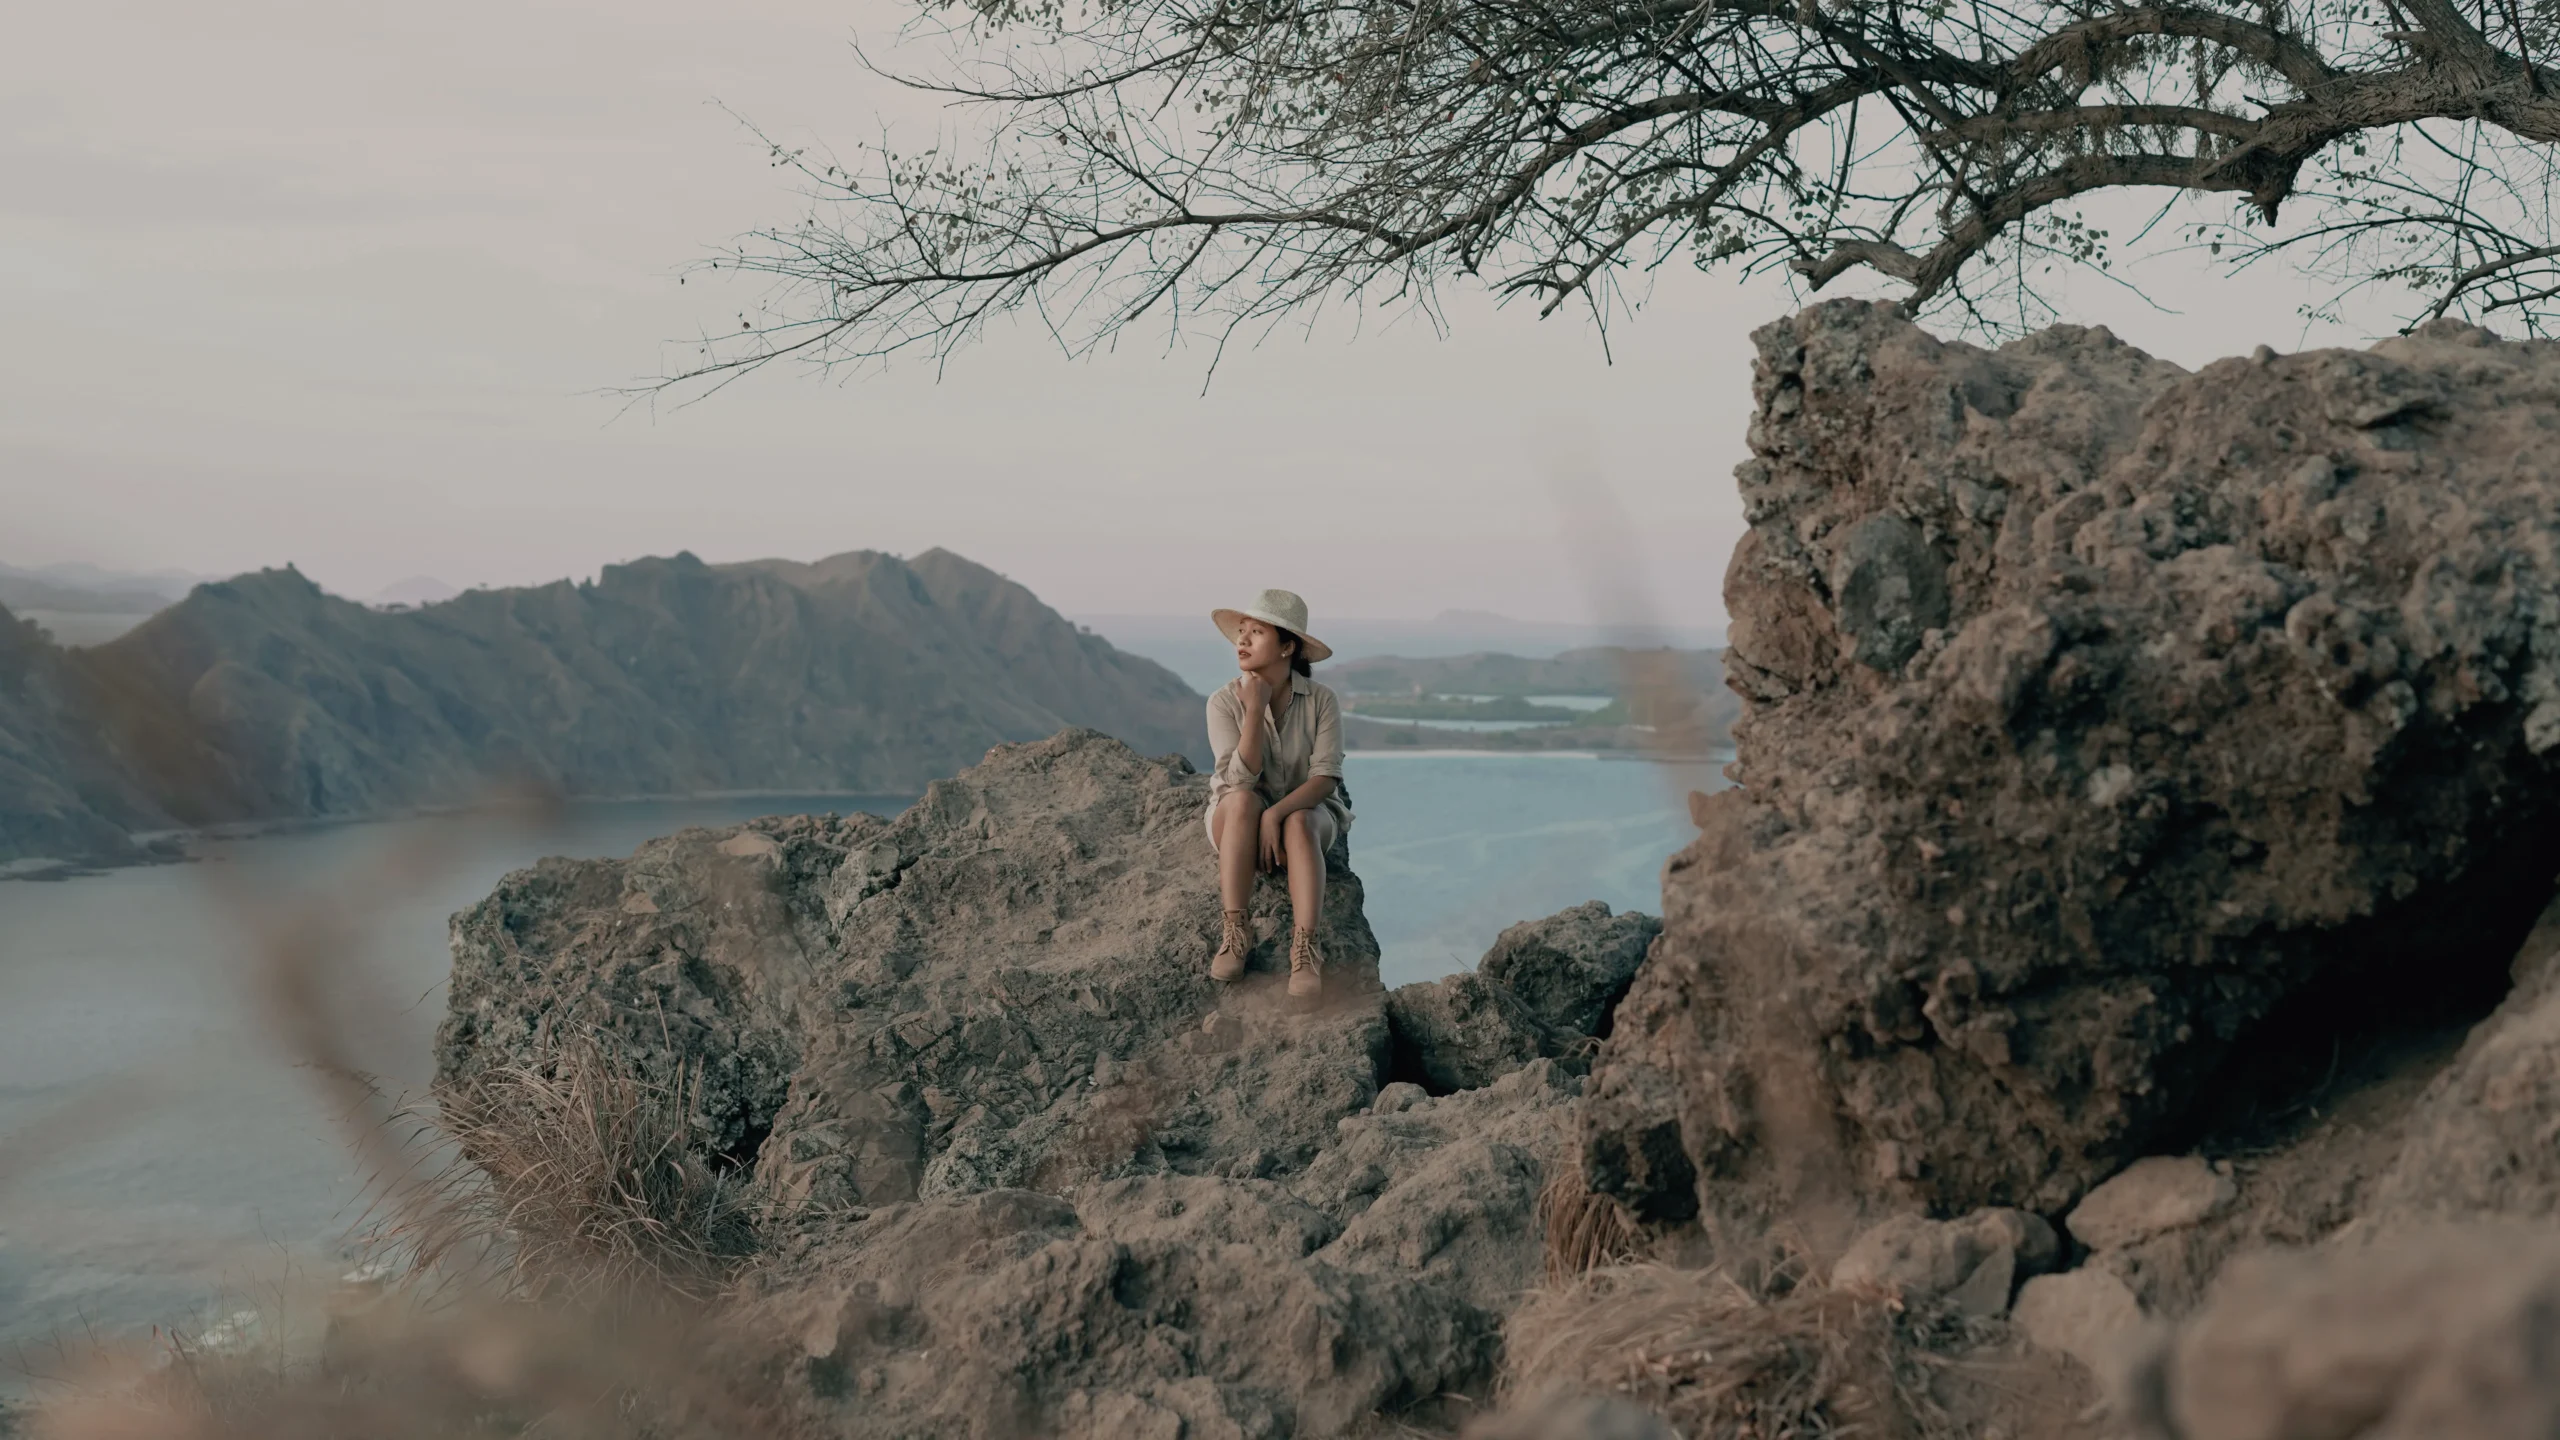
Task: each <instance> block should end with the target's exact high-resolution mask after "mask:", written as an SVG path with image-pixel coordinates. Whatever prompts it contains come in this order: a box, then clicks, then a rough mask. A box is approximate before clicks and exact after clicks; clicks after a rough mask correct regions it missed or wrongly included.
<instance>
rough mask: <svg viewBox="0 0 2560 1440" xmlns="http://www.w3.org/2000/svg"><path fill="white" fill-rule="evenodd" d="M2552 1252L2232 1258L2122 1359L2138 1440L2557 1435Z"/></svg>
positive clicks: (2393, 1249)
mask: <svg viewBox="0 0 2560 1440" xmlns="http://www.w3.org/2000/svg"><path fill="white" fill-rule="evenodd" d="M2555 1349H2560V1246H2555V1245H2554V1242H2553V1240H2552V1237H2551V1236H2550V1234H2549V1233H2548V1231H2547V1230H2544V1229H2542V1228H2540V1227H2530V1228H2526V1227H2512V1226H2502V1225H2476V1226H2459V1227H2451V1226H2449V1227H2442V1228H2427V1229H2419V1230H2413V1231H2409V1232H2405V1233H2401V1234H2397V1235H2394V1236H2392V1237H2390V1238H2388V1239H2383V1240H2376V1241H2374V1242H2372V1243H2370V1244H2340V1245H2332V1246H2325V1247H2322V1248H2320V1249H2317V1250H2309V1251H2275V1252H2268V1253H2264V1254H2258V1255H2251V1256H2247V1257H2244V1258H2243V1259H2241V1260H2238V1261H2235V1262H2233V1263H2232V1265H2231V1266H2230V1267H2229V1268H2228V1269H2227V1270H2225V1271H2224V1273H2223V1275H2222V1277H2221V1278H2220V1279H2219V1280H2217V1281H2216V1282H2215V1284H2214V1287H2213V1292H2212V1294H2211V1296H2210V1297H2209V1298H2208V1299H2207V1301H2206V1304H2205V1306H2204V1308H2203V1309H2202V1310H2200V1311H2199V1312H2198V1313H2197V1314H2196V1315H2195V1316H2194V1317H2193V1318H2192V1319H2190V1320H2189V1321H2187V1322H2186V1324H2184V1325H2183V1326H2181V1327H2179V1328H2178V1329H2177V1330H2176V1331H2175V1332H2174V1333H2171V1334H2169V1335H2166V1336H2164V1337H2162V1338H2161V1339H2160V1340H2159V1341H2158V1342H2156V1344H2155V1346H2154V1348H2153V1349H2152V1351H2151V1352H2150V1353H2149V1355H2148V1356H2147V1357H2145V1358H2143V1359H2141V1360H2139V1361H2137V1362H2136V1364H2135V1366H2134V1373H2133V1374H2132V1375H2131V1376H2130V1377H2129V1378H2128V1383H2127V1385H2126V1386H2125V1390H2126V1395H2125V1400H2126V1405H2125V1409H2126V1411H2127V1415H2128V1418H2129V1419H2130V1420H2131V1421H2132V1422H2133V1428H2134V1431H2135V1433H2136V1434H2137V1435H2139V1436H2141V1437H2143V1440H2345V1437H2347V1436H2356V1437H2359V1440H2524V1437H2528V1436H2543V1435H2551V1434H2555V1433H2560V1370H2555V1368H2554V1366H2553V1364H2552V1356H2553V1354H2554V1352H2555Z"/></svg>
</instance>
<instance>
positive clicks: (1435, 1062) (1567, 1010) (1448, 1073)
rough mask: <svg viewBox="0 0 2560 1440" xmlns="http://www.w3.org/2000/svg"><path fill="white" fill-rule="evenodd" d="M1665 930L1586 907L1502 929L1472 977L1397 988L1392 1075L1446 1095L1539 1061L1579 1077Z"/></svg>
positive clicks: (1390, 1003) (1632, 915) (1642, 919)
mask: <svg viewBox="0 0 2560 1440" xmlns="http://www.w3.org/2000/svg"><path fill="white" fill-rule="evenodd" d="M1661 930H1662V923H1661V922H1660V921H1658V920H1656V919H1654V918H1653V917H1652V916H1650V915H1643V914H1638V913H1636V912H1634V911H1629V912H1628V913H1626V914H1624V915H1612V914H1611V913H1610V911H1609V907H1608V906H1607V905H1606V904H1604V903H1602V902H1600V901H1598V900H1591V901H1586V902H1584V903H1583V904H1580V905H1576V906H1574V907H1573V908H1571V909H1569V910H1561V911H1558V912H1557V913H1555V914H1553V915H1550V916H1548V917H1546V918H1545V919H1543V920H1524V921H1522V922H1521V923H1519V924H1517V925H1514V926H1512V927H1510V928H1509V929H1507V930H1504V931H1503V932H1502V934H1501V935H1500V936H1498V937H1496V938H1495V940H1494V942H1493V948H1492V949H1490V950H1487V951H1486V952H1485V956H1484V960H1483V961H1482V963H1480V964H1478V965H1477V966H1476V968H1475V969H1473V970H1469V971H1464V972H1461V973H1459V974H1456V975H1451V976H1449V977H1447V978H1445V979H1441V980H1433V981H1427V982H1424V983H1421V984H1415V985H1406V986H1401V987H1399V988H1398V989H1397V990H1396V991H1395V992H1394V993H1393V994H1391V995H1389V996H1388V997H1387V1025H1388V1029H1389V1032H1390V1033H1391V1035H1392V1036H1393V1040H1394V1047H1395V1049H1394V1061H1393V1063H1394V1067H1395V1073H1396V1075H1397V1076H1398V1078H1400V1079H1407V1080H1410V1081H1411V1082H1413V1083H1416V1084H1419V1085H1421V1086H1422V1087H1423V1088H1424V1089H1426V1090H1429V1091H1432V1092H1434V1093H1438V1094H1447V1093H1448V1092H1450V1091H1452V1090H1467V1089H1472V1088H1474V1087H1476V1086H1478V1085H1489V1084H1491V1083H1493V1081H1494V1080H1495V1079H1496V1078H1498V1077H1499V1076H1502V1075H1504V1074H1506V1073H1508V1072H1510V1071H1512V1070H1516V1069H1518V1068H1519V1067H1520V1066H1522V1065H1524V1064H1527V1063H1528V1062H1529V1061H1531V1060H1537V1059H1542V1058H1543V1059H1553V1060H1558V1061H1561V1062H1563V1063H1564V1064H1565V1065H1567V1066H1568V1067H1569V1068H1571V1069H1573V1070H1574V1071H1576V1072H1577V1073H1579V1072H1580V1071H1582V1070H1584V1069H1586V1068H1588V1067H1589V1065H1590V1060H1591V1054H1592V1052H1593V1050H1594V1048H1595V1045H1596V1042H1597V1041H1598V1039H1599V1038H1600V1037H1601V1036H1604V1035H1606V1034H1608V1033H1609V1021H1610V1019H1611V1017H1612V1015H1613V1014H1614V1012H1615V1011H1616V1010H1617V1006H1618V1001H1619V1000H1620V999H1621V998H1622V997H1624V996H1625V995H1626V993H1627V987H1628V986H1629V985H1631V984H1633V983H1634V981H1635V975H1636V967H1637V966H1639V965H1641V964H1643V963H1644V957H1645V951H1646V949H1647V947H1649V946H1650V945H1651V944H1652V943H1653V937H1654V936H1655V935H1657V934H1659V933H1661Z"/></svg>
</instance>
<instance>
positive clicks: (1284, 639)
mask: <svg viewBox="0 0 2560 1440" xmlns="http://www.w3.org/2000/svg"><path fill="white" fill-rule="evenodd" d="M1271 633H1272V634H1274V635H1277V636H1279V637H1280V641H1281V643H1282V644H1284V645H1287V646H1288V647H1289V673H1290V674H1292V675H1309V674H1313V673H1314V672H1313V671H1311V670H1309V669H1308V668H1307V642H1306V638H1305V637H1304V636H1302V635H1300V634H1298V632H1296V631H1295V630H1283V629H1281V628H1280V627H1279V626H1277V625H1274V626H1272V627H1271Z"/></svg>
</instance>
